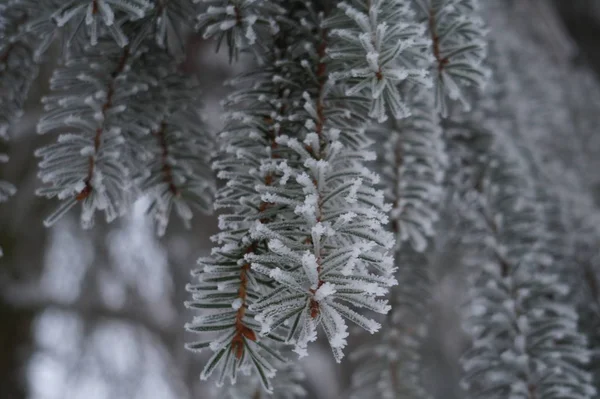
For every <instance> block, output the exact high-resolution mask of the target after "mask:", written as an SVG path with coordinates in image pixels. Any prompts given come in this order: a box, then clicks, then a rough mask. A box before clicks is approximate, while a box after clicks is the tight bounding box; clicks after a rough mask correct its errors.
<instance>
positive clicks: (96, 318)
mask: <svg viewBox="0 0 600 399" xmlns="http://www.w3.org/2000/svg"><path fill="white" fill-rule="evenodd" d="M481 3H490V4H491V3H494V4H493V6H490V5H489V4H485V7H486V9H485V10H484V12H485V18H486V19H487V22H488V24H489V27H490V39H491V40H492V41H493V42H494V43H495V46H496V47H495V49H496V52H497V54H496V55H495V56H494V59H493V60H492V61H493V62H496V61H497V62H498V65H501V67H500V66H498V68H501V70H502V71H503V73H506V74H507V75H509V76H511V77H510V78H509V79H508V80H509V81H510V82H511V84H512V86H513V87H511V90H512V91H513V92H514V93H515V96H517V98H519V101H522V103H515V104H510V106H509V105H507V106H506V110H507V111H506V112H511V113H512V114H511V115H512V117H514V118H515V120H518V121H519V126H520V133H514V132H511V133H510V134H521V135H527V139H526V140H525V141H524V143H526V144H525V145H526V146H529V148H530V149H532V151H534V152H535V157H537V158H538V159H540V160H541V162H543V163H544V164H545V165H547V166H548V170H549V171H551V173H550V174H551V175H552V177H553V178H554V179H555V180H554V181H553V184H556V185H557V186H560V187H563V188H564V190H563V191H564V193H563V194H564V195H565V196H567V197H568V199H569V201H572V203H574V204H577V205H576V206H575V207H574V209H573V215H572V220H573V223H577V221H578V220H581V219H585V216H586V215H590V214H594V215H595V214H597V213H598V206H599V205H600V133H599V132H598V131H597V130H598V127H599V126H600V85H599V83H598V77H599V74H600V41H599V40H600V1H598V0H571V1H564V0H556V1H552V0H481ZM488 7H489V8H488ZM54 66H55V65H54V62H53V60H52V57H50V59H49V60H48V62H47V63H46V65H45V66H44V67H43V69H42V71H41V73H40V77H39V79H38V80H37V83H36V84H35V85H34V87H33V88H32V95H31V96H30V99H29V104H28V107H27V112H26V114H25V116H24V117H23V118H22V119H21V121H20V124H19V126H17V128H16V129H15V131H14V132H13V134H12V139H11V141H10V142H9V143H0V146H1V147H0V152H7V153H8V154H9V155H10V162H9V163H8V164H6V165H5V164H2V168H1V169H0V180H1V179H4V180H8V181H10V182H12V183H13V184H15V185H16V186H17V187H18V188H19V191H18V193H17V195H16V196H15V197H13V198H11V199H10V201H9V202H8V203H5V204H2V206H0V244H1V245H2V247H3V249H4V257H3V258H1V259H0V399H24V398H30V399H77V398H86V399H108V398H110V399H121V398H123V399H125V398H127V399H136V398H144V399H154V398H156V399H170V398H177V399H187V398H202V399H204V398H211V397H213V395H214V394H213V393H211V389H212V388H211V387H212V383H205V382H201V381H200V380H199V378H198V375H199V374H200V370H201V369H202V366H203V364H202V362H203V360H205V359H203V358H202V357H201V356H197V355H193V354H191V353H188V352H187V351H186V350H185V349H184V348H183V344H184V342H187V341H190V340H192V338H191V337H188V336H186V333H185V331H184V329H183V324H184V323H185V322H186V321H188V320H190V319H191V315H190V314H187V312H186V310H185V308H184V306H183V302H184V300H186V299H188V295H187V293H186V291H185V285H186V284H187V283H188V282H189V281H190V271H191V270H192V269H193V268H194V267H195V263H196V259H197V258H198V257H199V256H202V255H205V254H207V253H208V251H209V250H210V241H209V236H210V235H211V234H213V233H215V232H216V219H215V218H214V217H202V216H201V215H196V216H195V219H194V221H193V227H192V229H191V230H186V229H184V228H183V226H182V225H181V224H178V221H177V220H176V218H172V221H171V225H170V227H169V229H168V230H167V234H166V235H165V237H164V238H162V239H157V237H156V236H155V234H154V231H153V226H152V224H151V222H150V221H149V220H148V219H147V218H146V217H145V215H144V208H145V204H144V203H143V201H140V203H138V204H136V206H135V209H134V211H133V212H132V213H131V214H130V215H129V216H128V217H127V218H124V219H121V220H119V221H118V222H116V223H113V224H111V225H106V224H102V223H98V224H97V225H96V226H95V228H94V229H93V230H89V231H87V230H82V229H81V228H80V226H79V224H78V221H77V216H78V215H76V214H70V215H69V217H66V218H64V219H63V220H62V221H61V222H60V223H58V224H57V225H56V226H54V227H53V228H51V229H46V228H44V226H43V224H42V220H43V218H44V217H45V216H46V215H47V214H48V213H49V212H50V211H51V210H52V209H53V207H54V206H55V203H53V202H51V201H47V200H45V199H42V198H38V197H35V196H34V194H33V193H34V190H35V188H36V187H38V186H39V181H38V180H37V177H36V172H37V160H36V159H35V158H34V156H33V152H34V150H35V149H37V148H39V147H41V146H42V145H45V144H47V143H48V142H49V141H52V140H53V139H54V138H53V137H42V136H38V135H37V134H36V133H35V125H36V122H37V118H38V117H39V115H40V111H41V109H40V97H41V96H43V95H44V94H45V93H46V92H47V82H48V79H49V77H50V75H51V73H52V70H53V68H54ZM243 66H244V64H243V61H241V62H240V63H238V64H236V65H229V64H228V62H227V57H226V55H223V56H221V55H217V54H215V53H214V43H207V42H204V41H202V40H201V38H199V37H191V38H190V40H189V46H188V60H187V61H186V63H185V64H184V65H183V66H182V68H184V69H185V71H187V72H188V73H192V74H196V75H197V76H198V78H199V79H200V81H201V84H202V87H203V92H204V96H203V102H204V107H205V108H204V109H205V112H204V113H205V115H206V117H207V118H208V120H209V122H210V124H211V126H212V127H213V129H214V130H215V131H217V130H218V129H219V124H220V119H219V114H220V111H219V103H218V101H219V99H221V98H223V96H224V95H225V92H224V90H223V89H222V87H221V84H222V82H223V81H224V80H225V79H227V78H228V77H231V76H233V75H234V74H235V73H236V72H237V71H240V70H242V69H243ZM525 103H526V104H525ZM524 104H525V105H524ZM578 212H579V213H578ZM99 219H100V218H99ZM98 221H99V220H98ZM443 227H444V226H443V224H442V226H441V228H442V231H441V233H440V234H441V235H443V234H444V231H443ZM582 228H584V227H582ZM442 241H443V240H442ZM439 251H440V253H439V254H438V255H439V256H436V257H434V259H438V261H436V262H435V264H434V270H435V287H434V288H433V293H434V301H433V303H432V305H431V309H430V314H431V320H432V325H431V328H430V332H429V337H428V342H427V345H425V347H424V359H425V374H426V379H425V381H426V383H427V385H428V389H429V390H430V391H431V393H432V394H433V395H434V397H438V398H444V399H454V398H456V399H458V398H460V397H461V395H460V390H459V378H460V367H459V365H458V358H459V357H460V354H461V353H462V351H463V349H464V347H465V346H466V345H468V341H467V340H466V338H465V336H464V335H463V333H462V330H461V327H460V317H459V313H460V306H461V302H462V301H463V300H464V298H463V297H462V293H463V292H464V289H463V286H464V279H463V278H462V276H461V273H460V268H459V267H458V265H454V264H453V262H452V259H453V258H454V257H453V254H452V250H451V248H450V246H444V245H440V249H439ZM598 271H599V270H592V274H591V275H588V276H587V277H586V278H587V284H588V285H589V286H591V285H593V284H594V283H596V275H597V272H598ZM400 283H402V282H400ZM594 299H595V300H598V298H594ZM361 339H362V338H360V337H359V338H355V341H356V340H361ZM302 364H303V366H304V369H305V371H306V374H307V380H306V388H307V390H308V392H309V395H308V397H309V398H315V399H334V398H346V397H347V393H348V386H349V381H350V376H351V372H352V364H351V362H346V363H344V364H342V365H341V366H340V365H336V364H335V363H334V362H333V359H332V357H331V355H330V353H329V349H328V348H324V347H323V348H320V347H318V346H317V345H315V347H314V348H313V349H312V353H311V356H310V357H309V358H308V359H303V363H302ZM317 388H318V389H317Z"/></svg>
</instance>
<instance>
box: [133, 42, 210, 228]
mask: <svg viewBox="0 0 600 399" xmlns="http://www.w3.org/2000/svg"><path fill="white" fill-rule="evenodd" d="M159 54H160V53H159ZM146 63H147V64H148V65H151V66H152V67H151V69H153V76H155V77H156V78H157V85H156V87H154V88H153V90H152V93H151V94H150V97H149V99H148V100H149V101H147V102H146V106H147V107H152V106H153V105H154V107H153V108H155V112H154V113H153V117H154V121H153V124H152V126H151V128H150V129H151V132H150V134H149V135H148V136H146V137H145V138H144V139H143V140H141V141H140V143H138V145H135V144H136V143H132V145H133V146H134V147H135V148H136V149H137V151H138V156H139V157H140V158H141V160H142V162H143V165H144V166H143V167H142V168H140V169H141V170H139V171H138V174H139V176H137V177H136V178H135V183H136V186H137V188H138V189H139V191H140V192H141V193H142V194H147V195H148V196H149V198H150V201H151V202H150V207H149V213H150V214H151V216H152V218H153V219H154V221H155V224H156V229H157V233H158V235H163V234H164V233H165V229H166V227H167V224H168V222H169V216H170V213H171V210H172V209H173V208H174V210H175V212H176V213H177V215H178V216H179V217H180V218H181V219H182V221H183V222H184V224H185V225H186V226H187V227H189V226H190V223H191V219H192V217H193V209H197V210H200V211H201V212H203V213H209V212H210V211H211V209H212V200H213V196H214V193H215V190H216V187H215V182H214V178H213V174H212V171H211V170H210V168H209V166H208V165H209V164H210V158H211V156H212V151H213V149H214V138H213V137H212V136H211V135H210V134H209V133H208V129H207V127H206V126H205V124H204V122H203V120H202V118H201V116H200V114H199V112H200V108H199V106H200V102H199V101H200V99H199V96H200V89H199V87H198V83H197V82H196V81H195V79H192V78H186V77H184V76H182V75H181V74H180V73H178V72H177V71H176V70H175V66H174V65H172V64H171V63H170V60H169V58H168V57H166V56H164V55H159V56H153V57H150V59H148V60H147V61H146ZM139 144H141V145H139ZM140 150H142V151H140ZM133 156H135V155H133Z"/></svg>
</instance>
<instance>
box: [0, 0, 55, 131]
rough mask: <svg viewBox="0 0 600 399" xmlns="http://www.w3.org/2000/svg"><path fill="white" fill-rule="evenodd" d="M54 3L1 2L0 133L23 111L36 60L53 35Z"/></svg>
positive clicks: (34, 74)
mask: <svg viewBox="0 0 600 399" xmlns="http://www.w3.org/2000/svg"><path fill="white" fill-rule="evenodd" d="M52 5H53V3H52V2H50V1H48V0H47V1H43V2H41V3H40V4H38V2H36V1H34V0H10V1H7V2H6V3H4V4H0V136H4V135H6V134H8V129H9V128H10V127H11V125H12V124H13V123H14V122H15V121H16V120H18V118H19V117H20V116H21V115H22V114H23V106H24V105H25V100H27V95H28V93H29V88H30V87H31V84H32V83H33V81H34V80H35V79H36V77H37V75H38V62H39V61H41V59H42V57H43V54H44V53H45V51H46V49H47V48H48V46H49V45H50V43H51V42H52V40H53V39H54V37H55V35H56V29H55V27H54V26H53V24H51V23H50V22H48V19H49V18H50V13H51V10H52Z"/></svg>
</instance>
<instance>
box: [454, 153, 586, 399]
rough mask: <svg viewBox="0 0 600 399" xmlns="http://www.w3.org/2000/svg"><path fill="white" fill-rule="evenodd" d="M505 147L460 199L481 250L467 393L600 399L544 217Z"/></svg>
mask: <svg viewBox="0 0 600 399" xmlns="http://www.w3.org/2000/svg"><path fill="white" fill-rule="evenodd" d="M498 147H500V148H497V147H492V148H489V147H488V151H493V152H492V153H491V154H489V155H487V156H485V157H483V159H482V158H481V157H479V160H478V161H476V162H475V168H476V170H477V171H478V172H476V173H474V174H473V177H474V179H473V180H472V183H473V189H472V190H471V191H469V192H467V193H466V194H465V197H463V198H461V199H460V202H461V204H462V206H464V207H466V209H465V213H464V216H465V217H466V218H467V220H469V221H470V222H471V223H472V231H471V232H470V233H468V234H469V235H471V237H472V238H471V242H478V243H479V244H480V247H479V250H476V252H475V256H474V257H473V258H471V259H470V260H469V262H468V263H469V264H468V266H469V267H470V270H471V272H472V274H471V276H472V279H471V284H472V288H471V292H470V297H471V307H470V311H469V315H468V317H467V319H466V326H467V331H468V332H469V333H470V334H471V335H472V337H473V346H472V348H471V349H470V350H468V351H467V352H466V353H465V355H464V358H463V368H464V370H465V374H464V381H463V387H464V388H465V389H466V391H467V393H468V395H469V396H468V397H473V398H480V397H486V398H506V397H509V398H527V399H534V398H544V397H556V398H565V399H566V398H591V397H594V395H595V389H594V388H593V386H592V385H591V384H590V379H591V378H590V375H589V373H587V372H586V371H585V368H584V367H585V364H586V363H587V362H588V360H589V351H588V349H587V342H586V339H585V337H584V336H583V335H581V334H580V333H579V331H578V329H577V314H576V313H575V311H574V309H573V308H572V306H571V305H570V304H569V303H568V302H567V301H566V299H565V295H566V294H567V293H568V286H566V285H565V284H562V283H561V282H560V281H559V274H558V273H557V269H556V265H555V264H554V262H555V259H554V258H553V257H552V256H551V254H550V253H549V252H548V251H547V248H548V247H547V243H546V242H545V239H546V238H545V237H546V234H545V233H544V230H545V228H546V227H547V226H546V225H545V222H544V218H543V212H540V208H539V206H538V204H537V203H536V200H535V198H534V197H533V195H532V190H531V185H530V183H529V181H528V180H527V178H526V175H525V174H524V173H523V169H522V168H521V167H519V163H518V160H515V159H512V158H511V157H508V156H507V155H506V154H507V153H506V149H505V148H503V147H501V146H498ZM475 236H476V237H477V238H475ZM482 236H483V237H485V239H484V240H481V237H482ZM475 240H477V241H475ZM467 241H468V239H467Z"/></svg>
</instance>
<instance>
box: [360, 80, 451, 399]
mask: <svg viewBox="0 0 600 399" xmlns="http://www.w3.org/2000/svg"><path fill="white" fill-rule="evenodd" d="M414 99H415V100H414V103H413V104H412V113H411V115H410V116H409V117H407V118H406V119H404V120H402V121H396V123H395V126H394V128H393V129H392V130H390V129H388V128H386V127H382V128H381V129H379V131H377V132H376V137H377V138H378V139H379V140H382V141H383V142H384V144H383V146H382V151H383V152H384V159H383V162H382V163H381V168H382V170H383V177H384V180H383V183H384V185H385V186H386V187H388V188H387V190H386V197H387V198H388V200H389V201H391V202H392V203H393V204H394V208H393V209H392V211H391V213H390V218H391V228H392V230H393V232H394V233H395V235H396V251H395V265H396V268H397V269H398V271H397V272H396V279H397V280H398V282H399V284H398V286H397V287H394V288H393V289H392V290H391V294H390V298H391V299H390V302H391V305H392V311H391V312H390V313H389V314H388V316H387V318H386V319H385V322H384V324H383V332H382V333H381V334H382V336H381V337H379V338H378V339H376V340H375V341H374V342H368V343H366V344H363V345H362V346H361V347H359V348H358V350H357V351H356V352H354V353H352V355H351V357H352V358H353V360H355V361H356V363H357V365H358V367H357V369H356V370H355V371H354V373H353V378H352V386H353V388H354V391H353V393H352V396H353V397H355V398H357V399H358V398H362V397H366V396H368V395H372V393H373V392H377V394H378V395H379V396H381V397H383V398H390V399H391V398H397V397H401V398H407V399H408V398H412V399H418V398H428V397H429V396H428V394H427V391H426V390H425V385H424V382H423V381H422V376H421V372H422V363H421V350H422V345H423V340H424V338H425V335H426V333H427V327H428V317H427V312H428V304H429V302H430V293H429V291H430V287H431V279H432V277H431V274H432V272H431V270H430V266H429V260H428V256H427V255H426V254H425V253H424V251H425V249H426V248H427V249H430V252H431V251H432V250H431V246H430V244H431V241H432V240H431V238H432V237H433V236H434V232H435V223H436V221H437V219H438V212H439V207H440V203H441V198H442V195H443V192H444V190H443V187H442V186H443V184H444V175H445V170H446V167H447V159H446V158H447V156H446V151H445V143H444V140H443V137H442V129H441V127H440V125H439V122H440V121H439V118H438V117H437V113H436V112H435V109H434V104H433V95H432V94H431V93H429V92H424V91H422V92H421V93H419V94H417V95H416V96H414Z"/></svg>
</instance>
